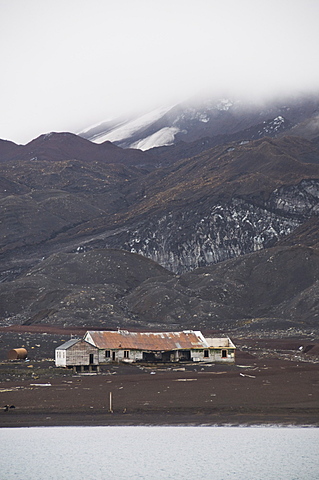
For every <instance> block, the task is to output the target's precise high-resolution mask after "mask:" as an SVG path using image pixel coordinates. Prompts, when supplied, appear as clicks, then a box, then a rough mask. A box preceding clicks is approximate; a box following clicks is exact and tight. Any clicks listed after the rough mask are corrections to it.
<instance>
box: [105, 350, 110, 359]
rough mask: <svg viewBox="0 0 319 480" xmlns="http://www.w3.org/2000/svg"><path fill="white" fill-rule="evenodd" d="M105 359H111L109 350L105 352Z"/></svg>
mask: <svg viewBox="0 0 319 480" xmlns="http://www.w3.org/2000/svg"><path fill="white" fill-rule="evenodd" d="M105 358H111V350H105Z"/></svg>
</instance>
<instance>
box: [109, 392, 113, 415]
mask: <svg viewBox="0 0 319 480" xmlns="http://www.w3.org/2000/svg"><path fill="white" fill-rule="evenodd" d="M112 400H113V398H112V392H110V408H109V413H113V405H112Z"/></svg>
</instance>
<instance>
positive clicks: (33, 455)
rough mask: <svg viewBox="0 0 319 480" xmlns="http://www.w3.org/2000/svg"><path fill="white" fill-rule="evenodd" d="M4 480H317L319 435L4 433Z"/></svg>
mask: <svg viewBox="0 0 319 480" xmlns="http://www.w3.org/2000/svg"><path fill="white" fill-rule="evenodd" d="M0 442H1V447H2V448H1V453H0V478H1V479H3V480H11V479H19V480H22V479H23V480H29V479H30V480H31V479H32V480H37V479H46V480H50V479H54V480H57V479H59V480H64V479H68V480H73V479H77V480H81V479H85V480H100V479H105V478H109V479H118V480H122V479H123V480H124V479H125V480H128V479H130V480H135V479H136V480H137V479H138V480H143V479H147V480H160V479H163V480H170V479H175V480H176V479H177V478H183V479H188V480H190V479H192V480H197V479H204V478H207V479H208V478H209V479H212V480H214V479H216V480H226V479H227V480H228V479H233V480H259V479H260V480H261V479H262V480H265V479H267V480H272V479H274V480H275V479H276V480H317V479H318V478H319V429H318V428H299V427H290V428H287V427H231V426H229V427H211V426H207V427H205V426H203V427H192V426H191V427H188V426H185V427H180V426H179V427H147V426H145V427H144V426H143V427H133V426H132V427H39V428H34V427H32V428H3V429H0Z"/></svg>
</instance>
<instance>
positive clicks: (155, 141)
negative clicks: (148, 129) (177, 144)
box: [131, 127, 180, 150]
mask: <svg viewBox="0 0 319 480" xmlns="http://www.w3.org/2000/svg"><path fill="white" fill-rule="evenodd" d="M178 132H180V129H179V128H176V127H164V128H162V129H161V130H159V131H158V132H155V133H153V135H149V136H148V137H146V138H143V139H142V140H139V141H138V142H135V143H132V145H131V148H138V149H140V150H148V149H150V148H153V147H162V146H164V145H171V144H172V143H174V138H175V135H176V133H178Z"/></svg>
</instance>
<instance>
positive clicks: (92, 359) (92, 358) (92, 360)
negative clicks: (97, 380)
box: [90, 353, 94, 365]
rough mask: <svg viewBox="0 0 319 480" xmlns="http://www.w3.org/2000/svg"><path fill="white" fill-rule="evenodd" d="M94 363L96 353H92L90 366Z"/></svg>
mask: <svg viewBox="0 0 319 480" xmlns="http://www.w3.org/2000/svg"><path fill="white" fill-rule="evenodd" d="M92 363H94V353H90V365H92Z"/></svg>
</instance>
